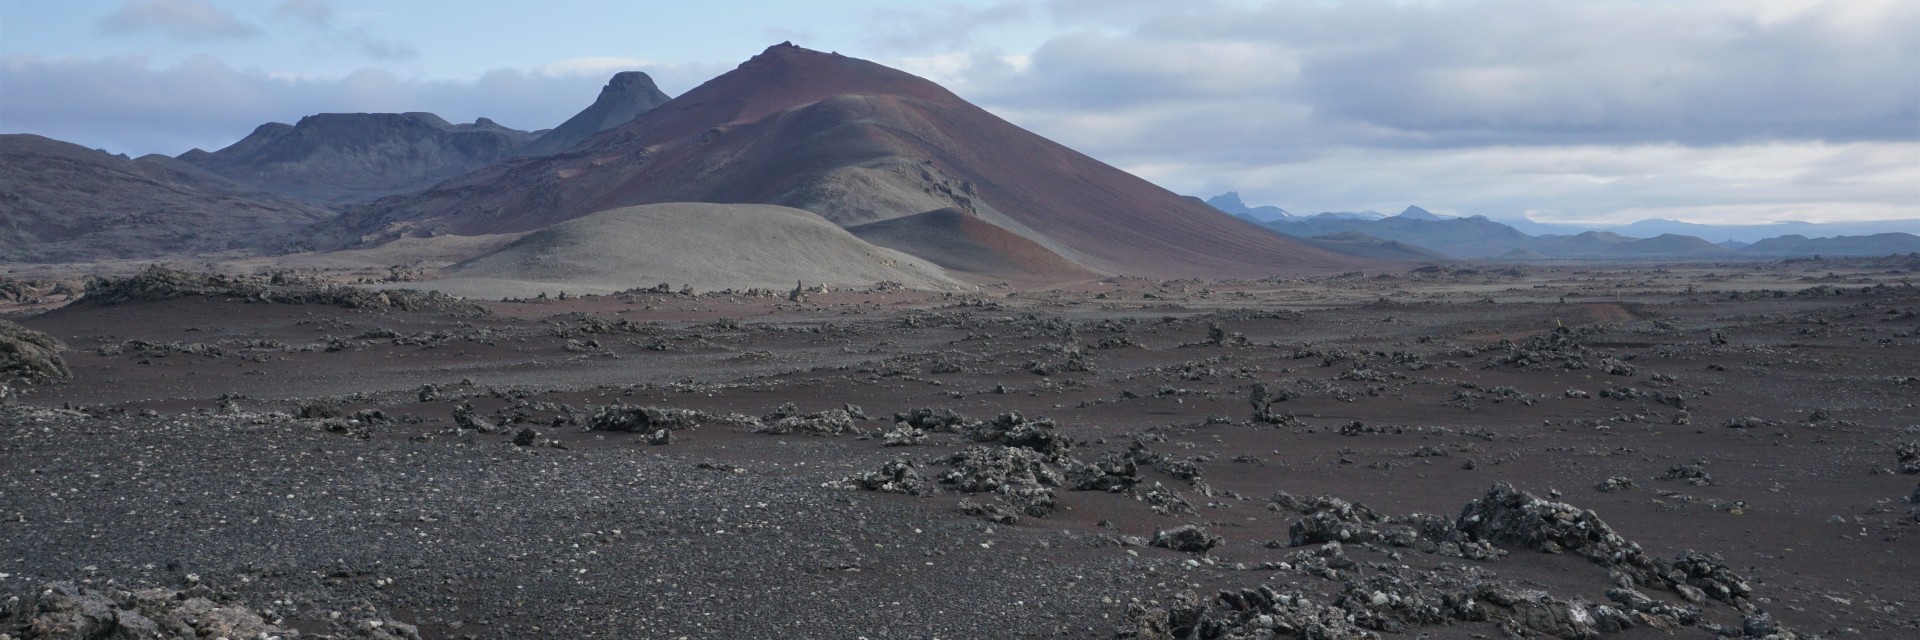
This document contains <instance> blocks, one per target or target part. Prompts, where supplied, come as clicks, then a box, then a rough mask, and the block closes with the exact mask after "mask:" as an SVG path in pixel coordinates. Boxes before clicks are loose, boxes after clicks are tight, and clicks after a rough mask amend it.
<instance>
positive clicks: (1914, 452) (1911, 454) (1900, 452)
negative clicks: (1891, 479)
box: [1893, 442, 1920, 475]
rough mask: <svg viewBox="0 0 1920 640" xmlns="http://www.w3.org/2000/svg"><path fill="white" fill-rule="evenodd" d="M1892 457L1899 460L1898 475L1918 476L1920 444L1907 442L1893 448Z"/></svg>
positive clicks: (1919, 470)
mask: <svg viewBox="0 0 1920 640" xmlns="http://www.w3.org/2000/svg"><path fill="white" fill-rule="evenodd" d="M1893 455H1894V456H1895V457H1897V458H1899V460H1900V473H1904V474H1908V475H1914V474H1920V442H1908V443H1905V444H1901V445H1900V446H1897V447H1894V449H1893Z"/></svg>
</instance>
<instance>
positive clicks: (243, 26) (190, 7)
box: [99, 0, 260, 40]
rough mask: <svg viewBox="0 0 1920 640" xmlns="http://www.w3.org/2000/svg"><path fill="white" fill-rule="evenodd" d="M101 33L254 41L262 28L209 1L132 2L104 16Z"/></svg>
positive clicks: (153, 0)
mask: <svg viewBox="0 0 1920 640" xmlns="http://www.w3.org/2000/svg"><path fill="white" fill-rule="evenodd" d="M99 25H100V30H101V31H104V32H106V33H114V34H125V33H141V32H155V33H162V34H166V35H169V36H173V37H175V38H180V39H182V40H220V39H237V38H252V37H256V36H259V35H260V29H259V28H258V27H255V26H253V25H251V24H248V23H246V22H244V21H242V20H240V18H238V17H235V16H234V15H233V14H231V13H228V12H227V11H225V10H223V9H220V8H219V7H215V6H213V5H211V4H208V3H207V2H205V0H130V1H129V2H127V3H126V4H123V5H120V8H119V9H117V10H115V11H114V12H113V13H110V14H107V15H105V16H102V17H101V18H100V20H99Z"/></svg>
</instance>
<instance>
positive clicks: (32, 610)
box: [0, 582, 420, 640]
mask: <svg viewBox="0 0 1920 640" xmlns="http://www.w3.org/2000/svg"><path fill="white" fill-rule="evenodd" d="M271 618H272V614H270V613H268V614H263V613H262V612H260V611H256V610H254V609H252V608H250V607H248V606H247V605H246V604H244V603H239V602H230V601H227V600H226V599H224V598H221V597H220V596H218V595H216V594H215V593H214V592H213V591H212V590H210V589H208V588H206V587H204V586H199V585H195V586H193V587H190V588H188V589H187V590H185V591H176V590H173V589H161V588H152V589H137V590H124V589H113V588H109V589H104V590H103V589H94V588H89V587H82V586H77V585H74V584H72V583H67V582H56V583H52V584H48V585H45V586H44V587H42V588H40V589H38V590H35V591H31V592H28V593H27V594H26V595H25V597H24V598H23V597H21V596H14V597H12V598H10V599H9V600H7V601H6V602H0V638H7V637H20V638H74V639H85V640H145V639H147V638H233V639H235V640H238V639H240V638H296V637H300V636H301V635H302V634H301V633H300V632H299V631H298V630H294V629H289V628H283V627H281V626H279V625H280V623H279V622H278V621H277V620H274V619H271ZM335 626H336V628H335V629H333V630H332V633H323V634H317V635H314V636H310V637H315V638H322V639H335V640H420V632H419V630H418V629H415V628H414V626H413V625H410V624H406V623H402V622H397V621H394V620H389V619H384V618H380V619H369V620H359V621H355V622H352V623H342V624H336V625H335ZM15 634H17V635H15Z"/></svg>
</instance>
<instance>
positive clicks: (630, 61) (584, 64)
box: [537, 56, 661, 78]
mask: <svg viewBox="0 0 1920 640" xmlns="http://www.w3.org/2000/svg"><path fill="white" fill-rule="evenodd" d="M659 66H661V65H659V64H656V63H652V62H648V61H646V60H641V59H639V58H627V57H621V56H590V57H585V58H569V59H566V60H561V61H559V62H553V63H548V64H545V65H541V66H540V67H538V68H537V70H538V71H539V72H540V73H543V74H546V75H549V76H577V75H589V76H594V77H601V78H604V77H608V76H611V75H613V74H616V73H619V72H622V71H632V70H637V69H646V68H650V67H659Z"/></svg>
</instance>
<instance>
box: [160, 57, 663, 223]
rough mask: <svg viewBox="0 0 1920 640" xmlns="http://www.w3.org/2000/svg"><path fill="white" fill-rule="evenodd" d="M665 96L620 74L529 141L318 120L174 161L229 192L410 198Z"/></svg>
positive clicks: (416, 117) (485, 131)
mask: <svg viewBox="0 0 1920 640" xmlns="http://www.w3.org/2000/svg"><path fill="white" fill-rule="evenodd" d="M666 101H667V95H666V94H664V93H661V92H660V89H659V88H658V87H655V86H654V84H653V79H652V78H650V77H648V76H647V74H644V73H640V72H638V71H627V72H622V73H620V74H617V75H615V76H614V77H613V79H612V80H611V81H609V82H608V83H607V86H606V87H605V88H603V89H601V90H600V97H599V98H598V99H596V100H594V102H593V104H592V105H591V106H588V107H587V108H586V109H585V110H583V111H581V112H580V113H579V114H578V115H575V116H574V117H573V118H571V119H569V120H567V121H566V122H565V123H562V124H561V125H560V126H558V127H555V128H553V129H551V130H547V131H539V132H528V131H520V130H517V129H511V128H508V127H503V126H500V125H499V124H497V123H495V122H493V121H492V120H488V119H486V118H480V119H479V120H475V121H474V122H473V123H471V124H453V123H450V122H447V121H446V120H445V119H442V118H441V117H440V116H437V115H434V114H431V113H322V114H318V115H312V116H307V117H305V118H301V119H300V121H299V122H298V123H295V124H284V123H279V122H269V123H267V124H263V125H260V126H259V127H258V128H256V129H254V131H253V134H252V135H249V136H247V137H246V138H244V139H242V140H240V141H239V142H235V143H233V144H232V145H230V146H228V147H226V148H224V149H221V150H219V151H212V152H208V151H202V150H200V149H194V150H191V151H188V152H186V153H183V154H180V156H179V157H180V160H182V161H185V162H187V163H190V164H193V165H195V166H198V167H200V168H202V169H206V170H207V171H209V172H211V173H214V174H217V175H219V176H222V177H225V178H227V179H229V180H232V181H234V182H237V183H240V184H243V185H247V186H249V187H253V188H255V189H259V190H261V191H267V192H271V193H277V194H280V195H285V196H291V197H295V198H301V199H306V200H313V201H317V202H325V203H331V204H345V203H359V202H371V201H373V200H375V199H378V198H381V197H385V196H390V195H396V194H402V193H412V192H415V191H419V190H421V189H425V188H427V187H431V186H433V185H435V184H438V183H439V182H440V181H442V180H446V179H448V178H452V177H454V176H458V175H461V174H465V173H467V172H470V171H473V170H475V169H479V168H481V167H485V166H488V165H491V164H494V163H496V162H500V161H502V160H506V159H508V158H512V157H516V156H528V155H546V154H551V153H558V152H560V151H563V150H565V149H567V148H568V147H572V146H574V145H576V144H579V143H580V142H581V141H583V140H586V139H587V138H588V137H591V136H592V135H593V134H596V133H599V132H601V131H605V130H607V129H611V128H613V127H617V126H620V125H622V124H626V122H627V121H629V120H632V119H633V118H634V117H635V116H638V115H640V114H642V113H645V112H646V111H647V110H649V109H652V108H654V107H657V106H660V105H661V104H663V103H665V102H666Z"/></svg>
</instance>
